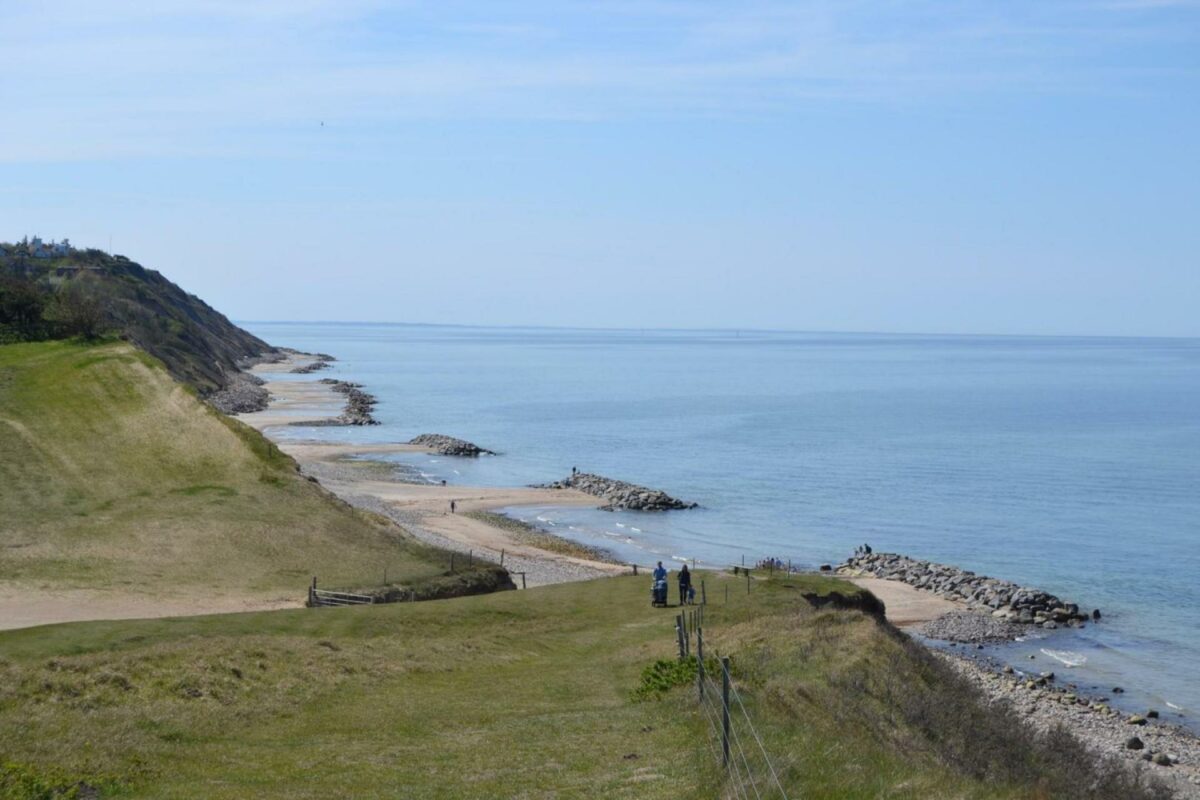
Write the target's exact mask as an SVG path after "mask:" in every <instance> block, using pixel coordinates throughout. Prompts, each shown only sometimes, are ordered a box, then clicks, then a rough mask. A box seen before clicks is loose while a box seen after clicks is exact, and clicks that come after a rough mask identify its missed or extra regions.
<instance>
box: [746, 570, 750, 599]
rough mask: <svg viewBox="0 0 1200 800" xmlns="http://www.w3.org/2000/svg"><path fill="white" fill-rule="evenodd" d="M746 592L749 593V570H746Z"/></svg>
mask: <svg viewBox="0 0 1200 800" xmlns="http://www.w3.org/2000/svg"><path fill="white" fill-rule="evenodd" d="M746 594H750V570H746Z"/></svg>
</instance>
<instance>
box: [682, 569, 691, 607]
mask: <svg viewBox="0 0 1200 800" xmlns="http://www.w3.org/2000/svg"><path fill="white" fill-rule="evenodd" d="M691 588H692V573H691V572H689V571H688V567H687V564H684V565H683V569H681V570H679V605H681V606H686V605H687V604H688V594H689V592H690V590H691Z"/></svg>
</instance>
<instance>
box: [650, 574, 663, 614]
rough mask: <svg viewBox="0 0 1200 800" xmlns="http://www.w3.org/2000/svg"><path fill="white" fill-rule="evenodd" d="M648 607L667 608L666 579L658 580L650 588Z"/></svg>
mask: <svg viewBox="0 0 1200 800" xmlns="http://www.w3.org/2000/svg"><path fill="white" fill-rule="evenodd" d="M650 605H652V606H656V607H658V608H666V607H667V579H666V578H659V579H658V580H656V581H654V585H653V586H651V587H650Z"/></svg>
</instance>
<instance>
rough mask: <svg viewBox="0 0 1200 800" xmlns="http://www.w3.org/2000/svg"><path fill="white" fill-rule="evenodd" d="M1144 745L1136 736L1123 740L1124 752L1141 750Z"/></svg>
mask: <svg viewBox="0 0 1200 800" xmlns="http://www.w3.org/2000/svg"><path fill="white" fill-rule="evenodd" d="M1145 746H1146V744H1145V743H1144V742H1143V741H1142V740H1141V739H1139V738H1138V737H1136V736H1130V737H1129V738H1128V739H1126V740H1125V749H1126V750H1141V749H1142V748H1143V747H1145Z"/></svg>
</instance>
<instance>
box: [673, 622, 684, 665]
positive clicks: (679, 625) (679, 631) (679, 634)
mask: <svg viewBox="0 0 1200 800" xmlns="http://www.w3.org/2000/svg"><path fill="white" fill-rule="evenodd" d="M675 638H676V640H678V643H679V660H680V661H683V614H676V615H675Z"/></svg>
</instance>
